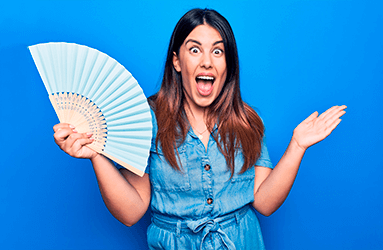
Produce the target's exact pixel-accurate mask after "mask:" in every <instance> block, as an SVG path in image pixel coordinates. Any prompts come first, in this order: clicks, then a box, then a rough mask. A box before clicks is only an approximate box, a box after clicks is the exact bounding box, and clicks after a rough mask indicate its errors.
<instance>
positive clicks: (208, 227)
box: [54, 9, 346, 249]
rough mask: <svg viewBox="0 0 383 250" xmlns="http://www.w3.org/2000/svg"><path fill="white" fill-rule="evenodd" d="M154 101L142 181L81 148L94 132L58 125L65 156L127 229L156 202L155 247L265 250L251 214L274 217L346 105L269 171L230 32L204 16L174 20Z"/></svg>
mask: <svg viewBox="0 0 383 250" xmlns="http://www.w3.org/2000/svg"><path fill="white" fill-rule="evenodd" d="M149 103H150V105H151V107H152V109H153V113H152V116H153V141H152V148H151V154H150V157H149V160H148V167H147V173H146V174H145V175H144V176H143V177H142V178H141V177H138V176H136V175H134V174H132V173H131V172H129V171H128V170H126V169H121V170H118V169H116V168H115V166H114V165H113V164H112V163H111V162H110V161H109V160H108V159H106V158H105V157H103V156H102V155H99V154H97V153H96V152H94V151H92V150H90V149H89V148H87V147H84V146H85V145H87V144H89V143H91V142H92V138H91V136H92V135H91V134H89V133H88V134H80V133H77V132H76V130H75V128H74V127H73V126H71V125H69V124H57V125H55V126H54V131H55V135H54V137H55V141H56V143H57V144H58V145H59V146H60V148H61V149H62V150H64V151H65V152H67V153H68V154H70V155H72V156H74V157H78V158H88V159H90V160H91V162H92V164H93V168H94V171H95V173H96V176H97V180H98V184H99V187H100V191H101V194H102V197H103V199H104V201H105V204H106V206H107V207H108V209H109V210H110V212H111V213H112V214H113V215H114V216H115V217H116V218H117V219H118V220H120V221H121V222H122V223H124V224H125V225H128V226H131V225H133V224H135V223H136V222H137V221H138V220H139V219H140V218H141V217H142V216H143V215H144V214H145V212H146V211H147V208H148V206H149V204H150V203H151V208H152V211H153V217H152V224H151V225H150V226H149V228H148V243H149V247H150V248H151V249H220V248H223V249H264V244H263V239H262V234H261V231H260V227H259V222H258V219H257V216H256V214H255V212H254V209H255V210H257V211H258V212H260V213H261V214H264V215H266V216H268V215H270V214H272V213H273V212H274V211H276V210H277V209H278V208H279V206H280V205H281V204H282V203H283V201H284V200H285V199H286V197H287V195H288V193H289V191H290V189H291V187H292V184H293V182H294V179H295V177H296V174H297V171H298V168H299V165H300V162H301V159H302V157H303V155H304V153H305V151H306V149H307V148H308V147H310V146H311V145H313V144H315V143H317V142H319V141H321V140H323V139H324V138H325V137H327V136H328V135H329V134H330V133H331V131H332V130H333V129H335V127H336V126H337V125H338V124H339V122H340V119H339V118H340V117H341V116H342V115H343V114H344V113H345V111H344V109H345V108H346V107H345V106H335V107H332V108H330V109H329V110H327V111H326V112H324V113H323V114H321V115H320V116H318V113H317V112H314V113H313V114H312V115H310V116H309V117H308V118H307V119H306V120H304V121H303V122H302V123H301V124H299V125H298V126H297V128H296V129H295V130H294V133H293V136H292V139H291V142H290V144H289V146H288V148H287V150H286V152H285V153H284V155H283V156H282V158H281V160H280V161H279V163H278V164H277V165H276V166H275V168H274V169H272V168H273V167H272V165H271V163H270V160H269V156H268V153H267V148H266V145H265V143H264V142H263V136H264V128H263V124H262V121H261V119H260V118H259V116H258V115H257V114H256V112H255V111H254V110H253V109H252V108H250V107H249V106H248V105H247V104H245V103H244V102H243V101H242V99H241V96H240V89H239V67H238V56H237V48H236V43H235V39H234V35H233V32H232V29H231V27H230V25H229V23H228V22H227V20H226V19H225V18H224V17H222V16H221V15H220V14H219V13H217V12H216V11H214V10H207V9H204V10H202V9H193V10H191V11H189V12H188V13H186V14H185V15H184V16H183V17H182V18H181V19H180V21H179V22H178V23H177V25H176V27H175V29H174V31H173V34H172V37H171V40H170V44H169V50H168V54H167V60H166V64H165V72H164V77H163V81H162V85H161V89H160V90H159V92H158V93H157V94H155V95H154V96H151V97H150V98H149Z"/></svg>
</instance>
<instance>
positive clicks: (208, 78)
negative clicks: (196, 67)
mask: <svg viewBox="0 0 383 250" xmlns="http://www.w3.org/2000/svg"><path fill="white" fill-rule="evenodd" d="M197 79H198V80H204V81H214V77H212V76H197Z"/></svg>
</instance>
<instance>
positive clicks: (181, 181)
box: [149, 145, 191, 192]
mask: <svg viewBox="0 0 383 250" xmlns="http://www.w3.org/2000/svg"><path fill="white" fill-rule="evenodd" d="M178 154H179V159H177V163H178V166H180V167H181V171H177V170H175V169H173V168H172V167H171V166H170V164H169V163H168V162H167V161H166V159H165V156H164V155H163V152H162V149H161V147H158V152H156V150H155V149H154V150H151V154H150V172H149V174H150V180H151V183H152V187H153V189H154V190H156V191H166V192H179V191H189V190H191V185H190V177H189V173H188V168H187V156H186V147H185V146H184V145H181V146H180V147H179V148H178ZM176 157H177V155H176Z"/></svg>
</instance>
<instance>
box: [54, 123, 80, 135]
mask: <svg viewBox="0 0 383 250" xmlns="http://www.w3.org/2000/svg"><path fill="white" fill-rule="evenodd" d="M65 128H68V129H74V128H75V127H74V126H73V125H71V124H68V123H59V124H56V125H54V126H53V131H54V132H55V133H56V132H57V131H59V130H61V129H65Z"/></svg>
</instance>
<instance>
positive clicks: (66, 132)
mask: <svg viewBox="0 0 383 250" xmlns="http://www.w3.org/2000/svg"><path fill="white" fill-rule="evenodd" d="M56 131H57V132H56V133H54V134H53V138H54V139H55V141H56V143H62V142H63V141H65V140H66V139H67V138H68V136H70V135H71V134H73V133H76V132H75V131H73V130H72V129H70V128H58V129H57V130H56Z"/></svg>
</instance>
